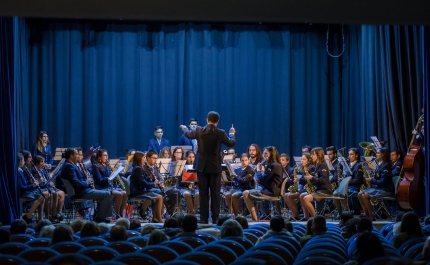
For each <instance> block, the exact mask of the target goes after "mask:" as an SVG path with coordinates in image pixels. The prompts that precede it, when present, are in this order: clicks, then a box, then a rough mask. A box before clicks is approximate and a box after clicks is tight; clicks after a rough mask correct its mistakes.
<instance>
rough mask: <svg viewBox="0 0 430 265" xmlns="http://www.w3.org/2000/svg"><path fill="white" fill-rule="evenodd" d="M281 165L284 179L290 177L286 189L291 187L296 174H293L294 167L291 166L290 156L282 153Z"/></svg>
mask: <svg viewBox="0 0 430 265" xmlns="http://www.w3.org/2000/svg"><path fill="white" fill-rule="evenodd" d="M281 166H282V171H283V172H282V179H285V178H289V180H288V181H287V185H286V186H285V190H288V187H290V186H291V185H292V184H293V183H294V176H293V168H292V167H291V166H290V156H289V155H287V154H285V153H282V154H281Z"/></svg>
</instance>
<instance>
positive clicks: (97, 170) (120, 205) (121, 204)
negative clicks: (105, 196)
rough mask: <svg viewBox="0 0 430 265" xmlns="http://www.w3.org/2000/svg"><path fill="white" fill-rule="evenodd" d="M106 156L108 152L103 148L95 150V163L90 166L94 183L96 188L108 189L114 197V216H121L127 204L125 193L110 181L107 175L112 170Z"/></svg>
mask: <svg viewBox="0 0 430 265" xmlns="http://www.w3.org/2000/svg"><path fill="white" fill-rule="evenodd" d="M108 158H109V156H108V152H107V151H106V150H105V149H100V150H99V151H98V152H97V163H96V164H93V166H92V173H93V179H94V184H95V187H96V189H98V190H105V191H109V192H110V193H111V194H112V196H113V197H114V198H115V201H114V209H115V213H116V218H121V217H122V213H123V212H124V208H125V205H126V204H127V194H126V192H125V191H124V190H122V189H121V188H115V187H113V186H112V184H111V183H110V181H109V176H110V175H111V173H112V170H111V168H110V165H109V159H108ZM118 177H119V176H118Z"/></svg>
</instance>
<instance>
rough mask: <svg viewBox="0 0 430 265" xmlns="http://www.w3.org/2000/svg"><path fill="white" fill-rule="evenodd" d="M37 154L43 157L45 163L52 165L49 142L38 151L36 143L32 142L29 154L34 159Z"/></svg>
mask: <svg viewBox="0 0 430 265" xmlns="http://www.w3.org/2000/svg"><path fill="white" fill-rule="evenodd" d="M38 155H39V156H41V157H43V158H44V159H45V164H50V165H52V164H53V163H54V161H53V160H52V159H53V156H52V147H51V145H50V144H47V145H46V146H44V147H43V148H42V151H39V149H38V148H37V143H36V144H33V146H32V147H31V156H32V157H33V159H34V158H35V157H36V156H38Z"/></svg>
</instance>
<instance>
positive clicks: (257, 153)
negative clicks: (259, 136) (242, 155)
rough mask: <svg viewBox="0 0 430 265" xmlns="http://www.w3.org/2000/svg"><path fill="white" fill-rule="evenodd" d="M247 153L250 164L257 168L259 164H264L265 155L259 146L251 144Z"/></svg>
mask: <svg viewBox="0 0 430 265" xmlns="http://www.w3.org/2000/svg"><path fill="white" fill-rule="evenodd" d="M247 151H248V157H249V164H251V165H254V166H256V165H257V164H258V163H261V162H263V155H262V154H261V150H260V147H259V146H258V145H257V144H251V145H250V146H249V147H248V150H247Z"/></svg>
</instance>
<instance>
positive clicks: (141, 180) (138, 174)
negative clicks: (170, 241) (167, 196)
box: [130, 151, 163, 223]
mask: <svg viewBox="0 0 430 265" xmlns="http://www.w3.org/2000/svg"><path fill="white" fill-rule="evenodd" d="M151 153H152V154H154V152H153V151H151ZM154 157H155V159H154V160H157V158H156V155H154ZM148 160H151V161H152V160H153V159H152V156H151V157H149V159H148ZM145 163H146V155H145V153H143V152H141V151H136V153H135V154H134V156H133V170H132V172H131V176H130V197H132V198H139V197H141V198H142V199H145V201H144V202H143V203H142V205H141V209H140V216H141V217H142V218H145V212H146V209H147V208H148V206H149V205H151V203H152V201H154V205H153V207H152V213H153V222H155V223H161V222H163V219H162V218H161V212H162V210H163V197H162V196H161V195H160V194H159V192H158V189H157V192H154V191H153V190H156V188H157V187H158V185H159V182H158V180H157V179H154V178H152V175H150V174H146V173H145V170H144V168H145V166H146V164H145ZM151 163H152V162H151ZM154 163H155V162H154Z"/></svg>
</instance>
